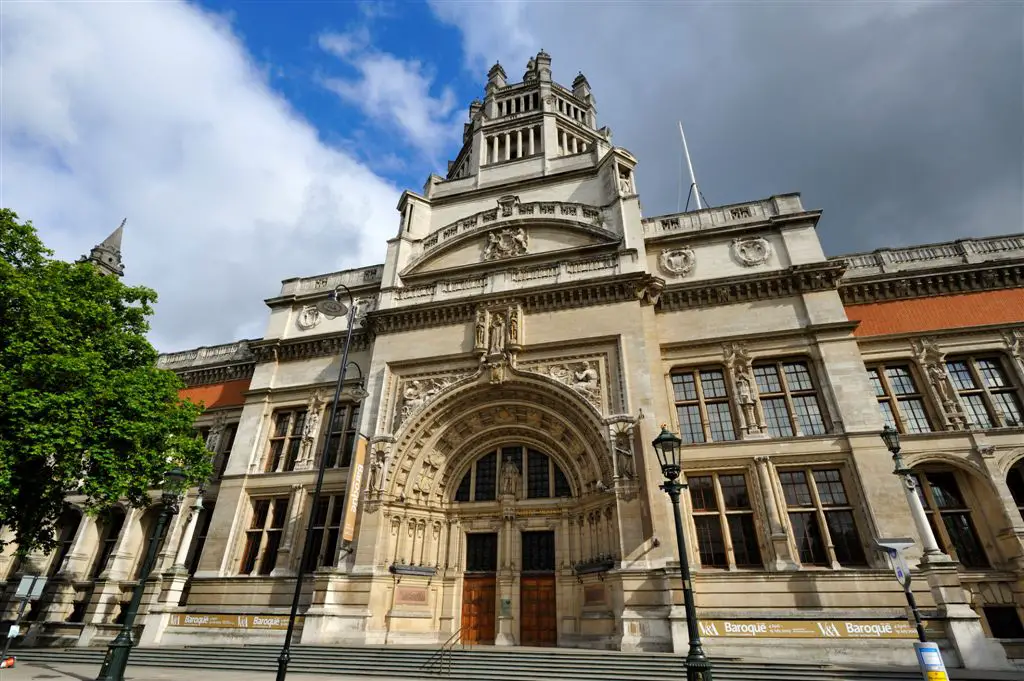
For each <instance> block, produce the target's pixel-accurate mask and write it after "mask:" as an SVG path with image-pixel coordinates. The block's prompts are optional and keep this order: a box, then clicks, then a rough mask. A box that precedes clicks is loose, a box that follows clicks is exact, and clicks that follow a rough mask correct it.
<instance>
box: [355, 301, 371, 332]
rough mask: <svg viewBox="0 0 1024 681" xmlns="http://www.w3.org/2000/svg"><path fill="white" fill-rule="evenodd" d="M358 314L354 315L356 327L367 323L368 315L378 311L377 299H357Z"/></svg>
mask: <svg viewBox="0 0 1024 681" xmlns="http://www.w3.org/2000/svg"><path fill="white" fill-rule="evenodd" d="M355 308H356V312H355V315H354V319H355V324H356V326H361V325H362V324H363V323H364V322H365V321H366V315H367V314H368V313H370V312H373V311H374V310H376V309H377V299H376V298H356V302H355Z"/></svg>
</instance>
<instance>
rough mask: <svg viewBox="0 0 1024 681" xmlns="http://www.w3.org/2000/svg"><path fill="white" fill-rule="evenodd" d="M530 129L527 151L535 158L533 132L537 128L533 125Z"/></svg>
mask: <svg viewBox="0 0 1024 681" xmlns="http://www.w3.org/2000/svg"><path fill="white" fill-rule="evenodd" d="M528 129H529V135H528V137H529V140H528V142H527V144H528V146H527V149H528V150H529V152H530V156H533V131H534V129H535V127H534V126H532V125H531V126H530V127H529V128H528Z"/></svg>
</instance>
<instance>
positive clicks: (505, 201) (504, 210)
mask: <svg viewBox="0 0 1024 681" xmlns="http://www.w3.org/2000/svg"><path fill="white" fill-rule="evenodd" d="M518 204H519V197H518V196H515V195H513V194H509V195H507V196H502V197H501V198H500V199H498V209H499V210H500V211H501V217H503V218H509V217H512V211H513V210H514V209H515V207H516V206H517V205H518Z"/></svg>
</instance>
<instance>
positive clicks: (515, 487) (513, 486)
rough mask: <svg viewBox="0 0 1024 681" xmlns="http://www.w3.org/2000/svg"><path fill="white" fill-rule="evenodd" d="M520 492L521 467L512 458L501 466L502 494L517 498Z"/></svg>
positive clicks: (507, 459)
mask: <svg viewBox="0 0 1024 681" xmlns="http://www.w3.org/2000/svg"><path fill="white" fill-rule="evenodd" d="M518 491H519V466H517V465H516V463H515V461H513V460H512V459H511V458H506V459H505V462H504V463H503V464H501V493H502V494H511V495H512V496H515V495H516V493H517V492H518Z"/></svg>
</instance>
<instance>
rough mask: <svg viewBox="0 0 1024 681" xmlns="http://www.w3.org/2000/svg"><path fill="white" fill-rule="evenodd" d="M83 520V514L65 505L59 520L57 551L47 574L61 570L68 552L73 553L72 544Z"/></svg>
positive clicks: (51, 575)
mask: <svg viewBox="0 0 1024 681" xmlns="http://www.w3.org/2000/svg"><path fill="white" fill-rule="evenodd" d="M81 522H82V514H81V513H79V512H78V511H77V510H75V509H73V508H70V507H65V508H64V511H63V512H62V513H61V514H60V519H59V520H58V521H57V531H58V532H59V534H58V535H57V551H56V552H55V553H54V555H53V558H52V559H51V560H50V567H49V569H48V570H47V575H48V576H50V577H53V576H54V575H55V574H57V571H58V570H60V566H61V564H62V563H63V562H64V559H65V558H67V556H68V554H69V553H71V545H72V544H74V542H75V534H77V533H78V526H79V525H80V524H81Z"/></svg>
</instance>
